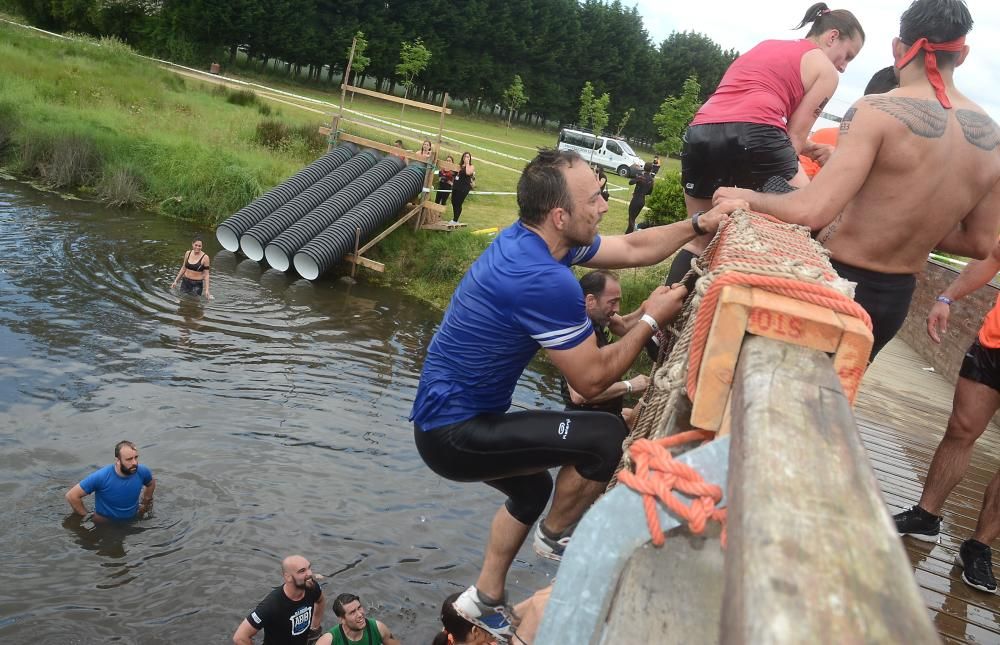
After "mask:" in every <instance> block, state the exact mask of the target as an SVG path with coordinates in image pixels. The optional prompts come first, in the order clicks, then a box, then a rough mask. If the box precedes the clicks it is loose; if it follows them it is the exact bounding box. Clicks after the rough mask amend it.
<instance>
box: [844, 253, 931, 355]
mask: <svg viewBox="0 0 1000 645" xmlns="http://www.w3.org/2000/svg"><path fill="white" fill-rule="evenodd" d="M830 264H832V265H833V268H834V270H835V271H836V272H837V273H838V274H840V277H842V278H845V279H847V280H850V281H851V282H857V283H858V286H857V289H856V290H855V292H854V300H855V301H857V303H858V304H859V305H861V306H862V307H863V308H864V310H865V311H867V312H868V315H869V316H871V319H872V336H874V337H875V342H874V344H873V345H872V353H871V356H870V357H869V358H868V362H869V363H871V362H872V361H874V360H875V356H876V355H877V354H878V353H879V351H881V350H882V348H883V347H885V346H886V343H888V342H889V341H890V340H892V338H893V336H895V335H896V333H897V332H898V331H899V330H900V329H901V328H902V327H903V322H905V321H906V314H907V312H908V311H909V310H910V300H912V299H913V291H914V289H916V288H917V276H915V275H913V274H912V273H879V272H878V271H870V270H868V269H859V268H858V267H854V266H851V265H849V264H844V263H843V262H837V261H836V260H833V259H831V260H830Z"/></svg>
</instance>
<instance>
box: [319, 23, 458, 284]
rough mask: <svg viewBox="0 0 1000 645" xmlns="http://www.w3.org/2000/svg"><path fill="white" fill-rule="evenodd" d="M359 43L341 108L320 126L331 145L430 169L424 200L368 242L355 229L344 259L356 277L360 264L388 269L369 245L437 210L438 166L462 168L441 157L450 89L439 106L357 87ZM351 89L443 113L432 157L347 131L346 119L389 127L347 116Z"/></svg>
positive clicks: (345, 81) (342, 86) (349, 62)
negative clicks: (353, 146) (370, 255)
mask: <svg viewBox="0 0 1000 645" xmlns="http://www.w3.org/2000/svg"><path fill="white" fill-rule="evenodd" d="M356 46H357V39H355V40H354V41H352V42H351V52H350V54H349V56H348V59H347V66H346V67H345V68H344V77H343V79H342V82H341V84H340V110H339V111H338V113H337V114H336V115H335V116H334V117H333V119H332V120H331V121H330V126H329V127H320V129H319V131H320V133H321V134H323V135H326V136H329V137H330V145H331V147H332V145H333V143H334V142H335V141H341V142H346V143H354V144H357V145H359V146H362V147H365V148H372V149H374V150H379V151H381V152H385V153H388V154H391V155H395V156H397V157H400V158H402V159H404V160H408V161H416V162H419V163H423V164H425V165H426V169H425V172H424V182H423V189H422V191H421V196H420V203H419V204H418V205H416V206H415V207H414V208H412V209H410V210H409V211H408V212H407V213H406V214H405V215H403V216H402V217H400V218H398V219H397V220H396V221H395V222H393V224H392V225H390V226H389V227H388V228H386V229H385V230H384V231H382V232H381V233H379V234H378V235H377V236H375V237H374V238H373V239H371V240H370V241H368V242H367V243H366V244H365V245H364V246H360V242H361V229H356V230H355V239H354V252H353V253H348V254H347V255H346V256H344V260H345V261H346V262H350V263H351V264H352V265H353V266H352V267H351V277H352V278H353V277H354V275H355V273H356V271H357V268H358V266H359V265H360V266H364V267H367V268H369V269H372V270H373V271H378V272H380V273H381V272H384V271H385V265H384V264H382V263H381V262H375V261H374V260H370V259H368V258H366V257H364V253H365V252H366V251H368V250H369V249H371V248H372V247H373V246H375V245H376V244H378V243H379V242H380V241H382V240H383V239H385V238H386V236H388V235H389V234H390V233H392V232H393V231H394V230H396V229H397V228H399V227H400V226H402V225H403V224H405V223H406V222H408V221H409V220H410V219H413V220H414V230H416V229H419V228H421V225H422V224H423V219H424V213H425V212H428V211H433V210H434V209H432V208H431V204H432V202H431V201H429V199H430V191H431V189H432V188H433V183H434V168H435V167H440V168H444V169H446V170H454V171H458V170H459V169H460V168H459V165H458V164H455V163H453V162H449V161H439V160H438V158H437V157H438V153H439V152H440V150H441V142H442V141H443V139H442V133H443V132H444V117H445V115H446V114H451V109H450V108H449V107H448V93H447V92H445V94H444V98H443V100H442V101H441V105H440V106H437V105H431V104H429V103H421V102H420V101H413V100H411V99H405V98H400V97H398V96H393V95H391V94H383V93H382V92H376V91H374V90H367V89H365V88H363V87H357V86H354V85H350V84H348V80H349V79H350V74H351V66H352V64H353V62H354V53H355V50H356ZM347 92H352V94H361V95H363V96H370V97H372V98H377V99H381V100H383V101H388V102H390V103H396V104H401V105H408V106H410V107H415V108H418V109H422V110H428V111H431V112H438V113H440V115H441V118H440V120H439V121H438V132H437V146H435V147H433V149H432V151H431V155H430V157H429V158H428V157H424V156H421V155H420V154H419V152H410V151H409V150H404V149H402V148H397V147H396V146H390V145H386V144H384V143H381V142H379V141H374V140H372V139H368V138H366V137H361V136H357V135H352V134H348V133H346V132H343V130H342V126H343V124H344V123H353V124H357V125H360V126H363V127H368V128H375V129H377V130H379V131H385V130H384V129H382V128H380V127H378V126H376V125H372V124H369V123H366V122H363V121H357V120H353V119H347V118H345V117H344V101H345V99H346V96H347ZM403 136H409V135H403ZM435 206H436V204H435ZM414 216H416V217H414ZM438 216H440V211H439V212H438ZM457 226H459V225H456V227H457ZM460 226H465V225H464V224H462V225H460Z"/></svg>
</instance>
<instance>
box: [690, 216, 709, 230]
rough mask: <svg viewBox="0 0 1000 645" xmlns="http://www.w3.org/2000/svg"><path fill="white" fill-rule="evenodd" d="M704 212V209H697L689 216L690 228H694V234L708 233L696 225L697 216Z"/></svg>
mask: <svg viewBox="0 0 1000 645" xmlns="http://www.w3.org/2000/svg"><path fill="white" fill-rule="evenodd" d="M704 214H705V211H698V212H697V213H695V214H694V215H692V216H691V228H693V229H694V234H695V235H705V234H706V233H708V231H706V230H705V229H703V228H702V227H701V226H699V225H698V218H699V217H701V216H702V215H704Z"/></svg>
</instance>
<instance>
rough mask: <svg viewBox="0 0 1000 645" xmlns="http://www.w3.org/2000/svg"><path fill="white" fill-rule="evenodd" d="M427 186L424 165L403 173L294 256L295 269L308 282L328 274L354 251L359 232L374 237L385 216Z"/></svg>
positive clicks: (361, 238) (417, 165)
mask: <svg viewBox="0 0 1000 645" xmlns="http://www.w3.org/2000/svg"><path fill="white" fill-rule="evenodd" d="M423 184H424V166H423V164H414V165H412V166H407V167H406V168H404V169H402V170H400V171H399V172H398V173H396V175H395V176H394V177H393V178H392V179H390V180H389V181H387V182H386V183H385V184H383V185H382V186H381V187H380V188H379V189H378V190H376V191H375V192H373V193H372V194H370V195H369V196H368V197H366V198H365V199H363V200H362V201H361V202H360V203H359V204H358V205H357V206H355V207H354V208H352V209H351V210H349V211H348V212H347V213H345V214H344V215H343V216H342V217H340V218H338V219H337V220H336V221H335V222H333V224H331V225H330V226H328V227H327V228H326V229H325V230H324V231H323V232H322V233H320V234H319V235H317V236H316V237H314V238H313V239H312V240H311V241H310V242H309V243H308V244H306V245H305V246H303V247H302V249H301V250H299V252H298V253H296V254H295V258H294V262H295V270H296V271H298V273H299V275H301V276H302V277H303V278H305V279H306V280H315V279H316V278H318V277H319V276H321V275H323V274H324V273H326V272H327V271H328V270H329V269H330V267H332V266H333V265H334V264H335V263H336V262H337V261H339V260H340V258H342V257H344V255H346V254H347V253H350V252H352V251H353V250H354V244H355V240H356V236H357V230H358V229H360V230H361V234H360V240H361V241H362V243H363V242H364V240H366V239H368V238H370V237H372V236H373V235H374V233H375V231H376V230H378V228H379V227H380V226H381V225H382V224H383V223H384V221H385V219H386V217H388V216H390V215H392V214H393V213H396V212H398V211H399V209H400V208H401V207H402V206H403V204H405V203H406V202H407V200H409V199H410V198H411V197H412V196H413V195H415V194H417V193H419V192H420V188H421V187H422V186H423Z"/></svg>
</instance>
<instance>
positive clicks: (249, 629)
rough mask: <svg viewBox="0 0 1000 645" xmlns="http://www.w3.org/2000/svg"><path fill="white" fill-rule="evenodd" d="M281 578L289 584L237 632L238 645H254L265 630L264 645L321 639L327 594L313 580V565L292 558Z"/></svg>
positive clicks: (262, 604) (277, 589) (285, 563)
mask: <svg viewBox="0 0 1000 645" xmlns="http://www.w3.org/2000/svg"><path fill="white" fill-rule="evenodd" d="M281 575H282V577H283V578H284V581H285V583H284V584H283V585H281V586H280V587H275V588H274V590H272V591H271V593H269V594H268V595H267V597H265V598H264V600H262V601H260V604H259V605H257V608H256V609H254V610H253V611H252V612H250V614H249V615H248V616H247V617H246V618H245V619H243V622H242V623H240V626H239V627H238V628H237V629H236V633H235V634H233V643H235V645H251V644H252V643H253V637H254V636H255V635H256V634H257V632H259V631H260V630H262V629H263V630H264V645H306V643H307V642H308V641H309V639H310V638H315V637H316V636H319V633H320V629H321V627H320V625H321V623H322V622H323V590H322V589H321V588H320V586H319V583H318V582H316V580H315V579H314V578H313V573H312V569H311V568H310V565H309V561H308V560H306V559H305V558H303V557H302V556H301V555H290V556H288V557H287V558H285V559H284V560H282V561H281Z"/></svg>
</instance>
